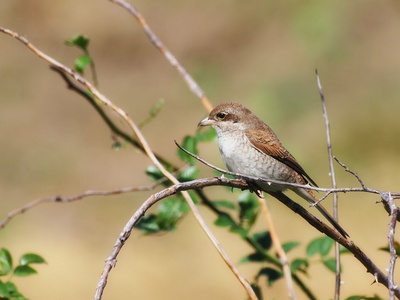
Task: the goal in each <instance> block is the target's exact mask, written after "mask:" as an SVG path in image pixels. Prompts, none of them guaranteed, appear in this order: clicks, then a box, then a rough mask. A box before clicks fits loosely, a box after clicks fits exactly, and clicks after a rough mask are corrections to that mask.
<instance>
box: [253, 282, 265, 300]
mask: <svg viewBox="0 0 400 300" xmlns="http://www.w3.org/2000/svg"><path fill="white" fill-rule="evenodd" d="M251 288H252V289H253V291H254V293H255V294H256V296H257V299H258V300H263V297H262V294H261V288H260V286H259V285H258V284H256V283H253V284H252V285H251Z"/></svg>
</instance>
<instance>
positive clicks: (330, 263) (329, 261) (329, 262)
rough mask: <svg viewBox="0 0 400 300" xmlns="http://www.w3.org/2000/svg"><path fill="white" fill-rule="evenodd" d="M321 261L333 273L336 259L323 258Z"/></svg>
mask: <svg viewBox="0 0 400 300" xmlns="http://www.w3.org/2000/svg"><path fill="white" fill-rule="evenodd" d="M322 263H323V264H324V266H325V267H327V268H328V269H329V270H330V271H332V272H333V273H335V272H336V260H335V259H334V258H328V259H324V260H322Z"/></svg>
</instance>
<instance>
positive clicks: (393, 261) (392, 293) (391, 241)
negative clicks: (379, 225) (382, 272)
mask: <svg viewBox="0 0 400 300" xmlns="http://www.w3.org/2000/svg"><path fill="white" fill-rule="evenodd" d="M385 198H386V199H385V200H386V201H387V202H388V203H389V206H390V211H391V212H390V223H389V232H388V240H389V252H390V262H389V271H388V280H389V284H388V289H389V299H390V300H394V297H395V289H396V287H397V286H396V284H395V282H394V266H395V264H396V259H397V254H396V245H395V239H394V233H395V229H396V223H397V214H398V211H399V208H398V207H397V206H396V203H395V202H394V200H393V198H392V196H391V195H390V193H388V194H387V195H386V197H385Z"/></svg>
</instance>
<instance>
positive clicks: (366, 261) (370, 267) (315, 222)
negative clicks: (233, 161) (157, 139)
mask: <svg viewBox="0 0 400 300" xmlns="http://www.w3.org/2000/svg"><path fill="white" fill-rule="evenodd" d="M175 144H176V145H177V146H178V147H179V148H180V149H181V150H182V151H184V152H186V153H187V154H189V155H191V156H192V157H194V158H196V159H198V160H199V161H200V162H202V163H204V164H206V165H207V166H209V167H211V168H213V169H215V170H217V171H219V172H221V173H223V174H229V175H232V176H235V177H237V178H242V179H244V180H249V181H263V182H267V183H268V182H271V183H277V184H286V185H293V184H287V183H285V182H280V181H277V180H269V179H264V178H258V177H253V176H246V175H242V174H237V173H233V172H227V171H225V170H223V169H220V168H217V167H215V166H213V165H211V164H210V163H208V162H206V161H205V160H203V159H202V158H200V157H198V156H197V155H195V154H193V153H191V152H189V151H187V150H186V149H184V148H183V147H181V146H180V145H179V144H178V143H176V141H175ZM221 178H224V177H221ZM294 186H297V187H301V188H306V189H310V186H309V185H305V186H304V185H294ZM248 188H249V189H250V190H251V186H249V187H248ZM315 189H316V190H321V191H330V192H354V191H358V192H360V191H364V192H371V193H376V194H380V195H386V193H385V192H383V191H379V190H374V189H370V188H367V187H366V186H364V188H358V189H357V188H345V189H338V188H336V189H323V188H315ZM269 194H270V195H271V196H273V197H275V198H276V199H278V200H279V201H280V202H282V203H283V204H285V205H286V206H287V207H289V208H290V209H291V210H292V211H294V212H295V213H297V214H299V215H300V216H302V217H303V218H304V219H305V220H306V221H307V222H308V223H309V224H310V225H312V226H313V227H314V228H316V229H317V230H318V231H320V232H322V233H324V234H325V235H327V236H329V237H330V238H332V239H333V240H335V241H336V242H338V243H339V244H341V245H342V246H344V247H345V248H347V249H348V250H349V251H350V252H351V253H353V254H354V256H355V257H356V258H357V259H358V260H359V261H360V262H361V263H362V264H363V265H364V266H365V267H366V269H367V271H368V272H369V273H371V274H372V275H373V276H374V278H376V280H377V281H378V282H380V283H382V284H384V285H385V286H386V287H387V288H389V280H388V277H386V275H385V274H384V273H383V272H382V271H381V270H380V269H379V268H378V267H377V266H376V265H375V264H374V263H373V262H372V261H371V259H370V258H368V256H367V255H366V254H365V253H364V252H363V251H362V250H361V249H360V248H359V247H358V246H356V245H355V244H354V242H352V241H350V240H348V239H345V238H343V237H342V236H341V235H340V234H339V233H338V232H336V231H335V230H333V229H331V228H330V227H328V226H327V225H326V224H325V223H323V222H322V221H321V220H319V219H318V218H317V217H315V216H314V215H313V214H311V213H309V212H308V211H307V210H306V209H304V208H303V207H302V206H301V205H299V204H298V203H296V202H293V201H292V200H291V199H290V198H288V197H287V196H286V195H285V194H283V193H282V192H269ZM382 198H384V197H382ZM396 215H397V209H396ZM391 288H392V290H393V293H394V294H395V295H396V297H398V298H400V288H399V287H398V286H397V285H394V284H393V285H391Z"/></svg>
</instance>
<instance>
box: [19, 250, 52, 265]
mask: <svg viewBox="0 0 400 300" xmlns="http://www.w3.org/2000/svg"><path fill="white" fill-rule="evenodd" d="M45 262H46V261H45V260H44V259H43V257H41V256H40V255H38V254H35V253H27V254H24V255H22V256H21V258H20V260H19V263H20V265H29V264H43V263H45Z"/></svg>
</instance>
